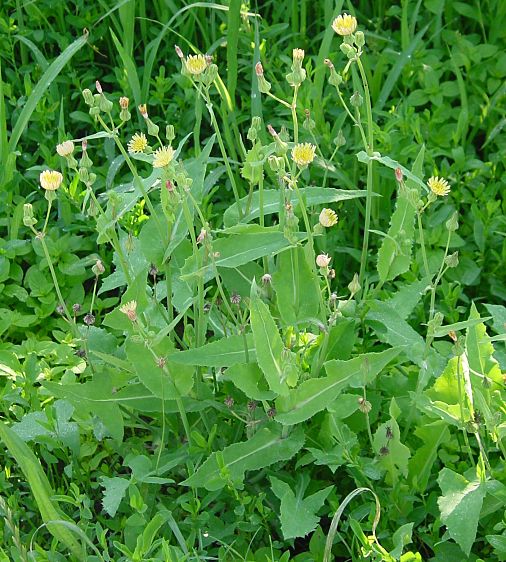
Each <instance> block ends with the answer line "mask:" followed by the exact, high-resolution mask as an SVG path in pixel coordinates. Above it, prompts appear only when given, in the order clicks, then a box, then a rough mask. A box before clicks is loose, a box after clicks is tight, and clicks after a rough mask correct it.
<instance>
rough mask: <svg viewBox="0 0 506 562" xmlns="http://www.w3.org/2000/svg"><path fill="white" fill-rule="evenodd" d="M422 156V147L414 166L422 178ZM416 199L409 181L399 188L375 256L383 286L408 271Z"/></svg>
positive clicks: (414, 187)
mask: <svg viewBox="0 0 506 562" xmlns="http://www.w3.org/2000/svg"><path fill="white" fill-rule="evenodd" d="M424 154H425V147H424V146H422V147H421V149H420V152H419V153H418V156H417V158H416V160H415V163H414V165H413V174H415V175H416V176H421V175H422V167H423V159H424ZM419 198H420V188H419V187H418V185H417V184H416V183H415V182H413V181H412V180H410V179H409V178H408V179H407V180H406V183H405V185H403V184H400V185H399V188H398V192H397V202H396V206H395V210H394V212H393V214H392V217H391V220H390V228H389V229H388V233H387V235H386V236H385V238H383V242H382V244H381V248H380V249H379V252H378V273H379V277H380V280H381V281H382V282H383V283H384V282H385V281H391V280H392V279H395V278H396V277H397V276H398V275H401V274H402V273H405V272H406V271H408V270H409V267H410V265H411V251H412V247H413V239H414V234H415V217H416V207H415V204H416V201H418V199H419Z"/></svg>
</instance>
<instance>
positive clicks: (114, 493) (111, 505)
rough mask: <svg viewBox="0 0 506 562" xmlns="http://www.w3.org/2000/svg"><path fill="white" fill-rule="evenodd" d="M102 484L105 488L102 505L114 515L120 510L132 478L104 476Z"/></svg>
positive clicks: (110, 514) (109, 513)
mask: <svg viewBox="0 0 506 562" xmlns="http://www.w3.org/2000/svg"><path fill="white" fill-rule="evenodd" d="M100 485H101V486H103V487H104V488H105V490H104V496H103V498H102V507H103V508H104V511H105V512H106V513H107V514H108V515H109V516H111V517H114V516H115V515H116V512H117V511H118V507H119V504H120V503H121V500H122V499H123V498H124V497H125V494H126V491H127V488H128V486H130V480H127V479H126V478H119V477H117V476H115V477H114V478H107V476H102V477H101V479H100Z"/></svg>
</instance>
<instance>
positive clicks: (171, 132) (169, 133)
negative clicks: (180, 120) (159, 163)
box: [165, 125, 176, 144]
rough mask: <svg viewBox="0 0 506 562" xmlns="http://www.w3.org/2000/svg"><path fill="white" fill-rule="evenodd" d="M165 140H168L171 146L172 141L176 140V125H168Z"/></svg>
mask: <svg viewBox="0 0 506 562" xmlns="http://www.w3.org/2000/svg"><path fill="white" fill-rule="evenodd" d="M165 138H166V139H167V141H168V143H169V144H171V143H172V141H173V140H174V139H175V138H176V132H175V130H174V125H167V126H166V127H165Z"/></svg>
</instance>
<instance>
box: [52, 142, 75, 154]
mask: <svg viewBox="0 0 506 562" xmlns="http://www.w3.org/2000/svg"><path fill="white" fill-rule="evenodd" d="M56 152H57V153H58V154H59V155H60V156H63V157H64V158H66V157H67V156H70V155H71V154H72V153H73V152H74V143H73V142H72V141H71V140H68V141H64V142H62V143H61V144H57V145H56Z"/></svg>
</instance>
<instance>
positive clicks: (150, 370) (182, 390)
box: [126, 337, 194, 400]
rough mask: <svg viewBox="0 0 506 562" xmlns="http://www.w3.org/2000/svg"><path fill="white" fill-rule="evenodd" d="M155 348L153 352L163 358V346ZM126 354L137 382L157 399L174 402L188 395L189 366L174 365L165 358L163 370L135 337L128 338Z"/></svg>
mask: <svg viewBox="0 0 506 562" xmlns="http://www.w3.org/2000/svg"><path fill="white" fill-rule="evenodd" d="M165 343H166V342H163V344H160V345H159V346H155V347H154V349H153V351H154V352H155V353H156V354H157V357H163V356H164V355H163V350H164V349H165V348H164V344H165ZM126 353H127V357H128V360H129V362H130V363H131V364H132V365H133V367H134V369H135V372H136V373H137V377H138V378H139V381H140V382H141V383H142V384H143V385H144V386H145V387H146V388H147V389H149V390H150V391H151V392H152V393H153V394H154V395H155V396H156V397H157V398H163V399H165V400H167V399H168V400H171V399H172V400H175V399H176V398H179V397H180V396H186V395H188V394H189V392H190V390H191V389H192V387H193V371H194V369H193V368H191V367H190V366H183V365H181V364H178V365H175V364H174V363H173V362H172V360H171V359H170V358H167V361H166V364H165V366H164V368H163V369H162V368H160V367H159V366H158V365H157V364H156V358H155V357H154V356H153V355H152V353H151V352H150V351H149V350H148V349H147V348H146V346H145V345H144V343H143V342H142V341H137V338H136V337H130V338H128V340H127V342H126Z"/></svg>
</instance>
